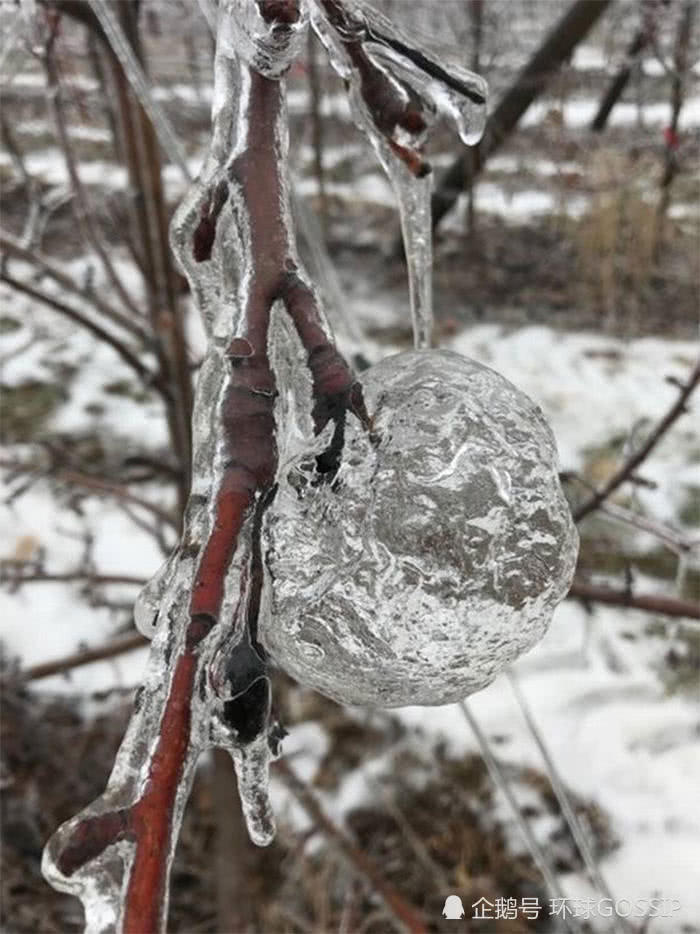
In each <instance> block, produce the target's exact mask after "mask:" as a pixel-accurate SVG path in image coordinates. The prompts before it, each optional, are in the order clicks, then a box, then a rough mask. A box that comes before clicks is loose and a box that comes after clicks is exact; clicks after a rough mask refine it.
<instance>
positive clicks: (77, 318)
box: [0, 269, 169, 398]
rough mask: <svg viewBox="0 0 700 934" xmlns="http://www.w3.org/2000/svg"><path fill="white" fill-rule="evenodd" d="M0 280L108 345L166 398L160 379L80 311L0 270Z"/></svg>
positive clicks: (130, 351) (166, 392) (165, 388)
mask: <svg viewBox="0 0 700 934" xmlns="http://www.w3.org/2000/svg"><path fill="white" fill-rule="evenodd" d="M0 280H1V281H3V282H6V283H7V284H8V285H9V286H10V287H11V288H13V289H15V290H16V291H18V292H22V293H24V294H25V295H28V296H29V298H33V299H34V300H35V301H37V302H42V303H43V304H44V305H48V307H49V308H53V310H54V311H57V312H59V314H62V315H64V317H66V318H69V319H70V320H71V321H74V322H75V323H76V324H79V325H80V326H81V327H82V328H85V330H87V331H90V333H91V334H92V335H93V336H94V337H96V338H97V339H98V340H101V341H103V342H104V343H105V344H109V346H110V347H111V348H112V349H113V350H114V351H116V353H117V354H118V355H119V357H121V359H122V360H123V361H124V363H126V364H127V365H128V366H129V367H131V369H132V370H134V371H135V372H136V373H137V374H138V375H139V377H140V378H141V379H142V380H143V381H144V382H145V383H146V384H147V385H148V386H152V387H153V388H155V389H157V390H158V391H159V392H160V393H161V395H163V396H164V397H166V398H167V397H168V392H169V390H168V389H167V387H165V386H164V385H163V383H162V381H161V380H160V378H159V377H158V376H157V375H156V374H155V373H153V372H152V371H151V370H149V369H148V367H147V366H145V365H144V364H143V363H141V361H140V360H139V358H138V357H137V356H136V354H135V353H134V352H133V351H132V350H130V349H129V348H128V347H127V346H126V344H124V343H123V342H122V341H121V340H120V339H119V338H117V337H115V336H114V335H113V334H110V333H109V331H106V330H105V329H104V328H103V327H102V326H101V325H99V324H96V323H95V322H94V321H91V320H90V319H89V318H87V317H86V316H85V315H84V314H83V312H82V311H78V310H77V308H73V307H71V306H70V305H66V303H65V302H62V301H60V299H57V298H54V297H53V296H52V295H47V294H46V292H41V291H40V290H39V289H37V288H35V287H34V286H31V285H28V284H27V283H26V282H20V280H19V279H15V277H14V276H11V275H10V274H9V273H8V272H7V271H6V270H4V269H0Z"/></svg>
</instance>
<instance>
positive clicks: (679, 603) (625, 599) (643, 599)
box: [568, 580, 700, 619]
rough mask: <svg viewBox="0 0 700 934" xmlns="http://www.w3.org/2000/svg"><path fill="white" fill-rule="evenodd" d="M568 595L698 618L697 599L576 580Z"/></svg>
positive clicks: (665, 613)
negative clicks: (659, 594) (638, 591)
mask: <svg viewBox="0 0 700 934" xmlns="http://www.w3.org/2000/svg"><path fill="white" fill-rule="evenodd" d="M568 595H569V597H572V598H574V599H578V600H583V602H584V603H605V604H607V605H608V606H620V607H628V608H629V609H632V610H646V611H647V612H648V613H661V614H663V615H664V616H676V617H682V618H685V619H700V604H698V602H697V601H692V600H679V599H678V598H677V597H661V596H658V594H641V593H639V594H637V593H634V592H633V591H631V590H614V589H613V588H612V587H607V586H605V585H597V584H589V583H587V582H586V581H578V580H576V581H574V582H573V584H572V585H571V589H570V590H569V594H568Z"/></svg>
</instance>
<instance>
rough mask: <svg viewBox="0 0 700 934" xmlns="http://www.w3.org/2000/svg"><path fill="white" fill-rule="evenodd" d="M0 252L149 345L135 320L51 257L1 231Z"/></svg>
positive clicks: (147, 338)
mask: <svg viewBox="0 0 700 934" xmlns="http://www.w3.org/2000/svg"><path fill="white" fill-rule="evenodd" d="M0 250H3V251H4V252H6V253H9V254H10V256H14V257H16V258H17V259H21V260H23V261H24V262H26V263H30V264H31V265H32V266H33V267H34V268H35V269H36V270H37V271H38V272H39V273H40V274H41V275H43V276H48V277H49V278H51V279H53V281H54V282H56V284H57V285H60V286H61V288H62V289H65V290H66V292H71V293H72V294H73V295H77V296H78V297H79V298H81V299H82V300H83V301H86V302H89V303H90V304H91V305H93V306H94V307H95V309H96V310H97V311H99V312H101V313H102V314H103V315H104V316H105V317H106V318H109V319H110V320H112V321H114V323H115V324H118V325H119V326H120V327H122V328H124V330H126V331H128V332H129V333H130V334H133V335H134V337H138V338H139V339H140V340H142V341H143V342H144V343H148V340H149V337H148V334H147V333H146V331H144V330H143V328H142V327H141V326H140V325H139V324H138V323H137V322H136V321H134V320H133V318H130V317H128V316H127V315H125V314H122V312H121V311H119V310H118V309H116V308H114V307H113V306H112V305H110V304H109V302H107V301H105V299H104V298H102V296H100V295H98V294H97V293H96V292H86V291H85V289H83V288H82V286H81V285H80V284H79V283H78V282H76V280H75V279H74V278H73V277H72V276H69V275H68V274H67V273H65V272H64V271H63V270H62V269H60V268H59V267H58V266H56V264H55V263H54V262H53V261H52V260H51V259H49V257H47V256H43V255H42V254H41V253H38V252H36V251H34V250H31V249H29V248H27V247H25V246H23V244H21V243H20V242H19V240H17V239H15V237H13V236H12V234H9V233H7V232H6V231H0Z"/></svg>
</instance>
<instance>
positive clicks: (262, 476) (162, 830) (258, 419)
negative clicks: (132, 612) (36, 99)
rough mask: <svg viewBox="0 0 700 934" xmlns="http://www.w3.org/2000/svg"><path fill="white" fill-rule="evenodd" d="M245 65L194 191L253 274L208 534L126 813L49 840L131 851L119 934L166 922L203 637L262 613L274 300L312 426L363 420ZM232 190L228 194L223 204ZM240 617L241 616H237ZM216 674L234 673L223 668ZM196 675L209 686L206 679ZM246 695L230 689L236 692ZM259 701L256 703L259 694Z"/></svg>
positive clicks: (203, 247)
mask: <svg viewBox="0 0 700 934" xmlns="http://www.w3.org/2000/svg"><path fill="white" fill-rule="evenodd" d="M260 8H261V12H262V13H263V15H264V16H265V18H266V19H268V21H270V22H273V21H276V22H277V23H278V25H277V26H276V27H275V28H276V29H281V30H284V29H285V28H288V27H287V25H286V24H289V23H293V22H295V21H296V19H297V18H298V16H299V5H298V2H294V0H261V5H260ZM277 17H279V19H278V20H277ZM240 67H241V68H244V67H245V66H243V65H240ZM246 70H247V72H248V74H247V76H246V77H247V81H246V84H247V85H248V87H249V98H248V109H249V112H248V114H247V120H246V122H245V123H246V133H247V138H246V140H245V143H246V145H245V147H244V149H243V151H242V152H241V153H240V154H239V155H238V156H237V158H236V159H235V160H234V161H233V162H232V163H231V164H230V165H229V166H228V168H227V169H225V170H224V173H225V177H221V176H219V178H218V179H217V180H216V181H215V182H214V183H212V186H211V188H210V190H209V192H208V194H206V195H205V196H204V198H203V203H202V205H201V207H200V210H199V215H198V221H197V222H196V229H195V230H194V231H193V234H192V239H191V241H190V243H189V250H190V255H191V256H192V257H193V259H194V261H195V263H196V264H201V263H207V262H209V261H210V259H211V257H212V252H213V250H214V247H215V241H216V233H217V226H218V222H219V219H220V217H221V215H222V212H224V211H225V210H227V209H233V210H234V211H235V210H238V208H237V205H238V204H240V203H241V200H242V202H243V204H244V205H245V211H246V221H247V224H248V229H249V234H250V244H249V250H250V255H249V258H250V260H251V261H252V276H251V280H250V282H249V286H248V291H247V298H246V305H245V307H244V308H243V309H242V315H241V320H242V322H243V323H244V327H243V331H242V333H238V334H236V335H234V336H233V337H232V338H231V340H230V342H229V345H228V348H227V351H226V353H225V360H226V362H227V365H228V371H227V373H226V374H225V378H224V384H223V389H222V392H221V393H220V394H219V399H220V403H219V409H218V412H217V413H216V414H215V416H214V417H213V421H212V424H213V425H214V427H213V429H212V430H213V431H215V432H217V434H218V435H219V436H220V438H221V440H222V441H223V450H224V452H225V454H224V456H225V464H224V468H223V472H222V474H221V477H220V480H219V483H218V486H217V488H216V489H215V490H214V491H213V493H212V500H213V509H212V512H213V515H212V519H211V524H210V532H209V535H208V538H207V539H206V541H204V542H203V543H202V545H201V547H200V546H199V545H198V543H196V542H192V543H189V540H188V538H187V533H186V536H185V541H186V542H188V544H183V545H182V546H181V548H182V551H183V553H184V552H187V551H188V550H189V553H190V554H191V551H192V549H195V550H196V552H197V554H198V555H199V561H198V565H197V569H196V571H195V575H194V580H193V582H192V588H191V595H190V603H189V612H188V616H189V622H188V624H187V628H186V632H185V636H184V643H182V644H181V645H180V646H179V648H178V649H177V653H175V651H173V649H174V645H175V644H176V630H175V629H173V628H171V630H170V632H169V641H170V643H171V649H170V651H171V652H173V657H172V658H171V659H170V661H169V663H168V668H169V670H170V671H171V672H172V677H171V681H170V683H169V686H168V688H167V695H166V697H165V702H164V706H163V712H162V716H161V719H160V728H159V730H158V735H157V742H156V744H155V749H154V751H153V753H152V754H151V757H150V761H149V762H148V768H147V778H146V782H145V787H144V790H143V791H142V792H141V794H140V797H139V799H138V800H137V801H136V802H135V803H133V804H132V805H131V806H130V807H127V808H122V809H119V810H111V811H108V812H107V813H104V814H98V815H97V816H95V815H94V813H93V814H91V815H90V816H86V817H85V818H82V819H78V820H77V821H76V822H75V823H74V825H73V826H72V828H71V830H70V832H69V833H68V835H67V839H66V838H65V837H64V838H63V839H62V840H60V841H59V845H58V852H57V854H56V857H55V859H56V863H57V865H58V868H59V869H60V871H61V872H62V873H63V874H64V875H66V876H71V875H73V874H74V873H76V872H77V871H78V870H80V869H81V868H82V867H83V866H84V865H85V864H86V863H88V862H89V861H90V860H93V859H95V858H96V857H97V856H99V854H100V853H101V852H102V851H103V850H104V849H105V848H106V847H108V846H110V845H111V844H113V843H115V842H117V841H119V840H129V841H130V842H131V843H132V844H133V848H134V853H133V859H132V861H131V864H130V869H129V878H128V881H127V884H126V892H125V897H124V903H123V906H122V911H123V915H122V919H121V924H122V930H123V931H125V932H126V934H137V932H144V931H149V932H151V931H157V930H160V929H162V927H163V925H164V923H165V918H164V911H165V904H166V902H167V884H168V878H167V877H168V864H169V856H170V853H171V852H172V849H173V848H174V846H175V842H176V840H175V831H176V827H175V824H176V820H175V807H176V796H177V794H178V789H180V788H181V786H182V785H183V784H184V783H185V782H186V781H187V780H188V774H185V770H186V769H190V770H191V765H192V736H191V720H192V711H191V706H192V701H193V697H194V692H195V686H196V685H197V684H199V683H200V681H199V676H200V672H201V668H202V664H203V662H202V656H203V643H204V640H205V638H206V637H207V636H208V635H209V634H210V633H212V631H213V630H215V629H217V630H218V636H217V637H216V638H217V639H218V642H217V645H221V644H224V643H225V641H226V639H227V638H230V636H231V634H232V633H234V632H236V631H238V629H239V626H240V625H241V624H242V626H243V627H244V630H243V635H242V637H241V640H240V642H239V643H237V644H236V645H235V646H234V648H233V652H234V654H235V653H236V652H237V651H245V650H247V651H248V653H251V646H252V645H253V643H254V637H255V627H256V624H257V620H256V619H252V618H251V617H252V616H254V615H255V614H256V613H257V610H258V607H259V595H257V594H256V587H259V583H260V582H259V580H258V578H259V576H260V575H259V573H258V571H259V567H258V565H259V564H260V556H259V554H257V551H259V534H258V535H256V534H255V529H256V517H257V516H259V510H260V509H262V508H264V507H265V505H267V503H268V502H269V500H270V498H271V495H272V492H273V489H274V482H275V473H276V469H277V447H276V441H275V424H274V415H273V408H274V400H275V396H276V388H275V377H274V374H273V372H272V369H271V366H270V361H269V358H268V331H269V326H270V313H271V309H272V306H273V304H274V303H275V302H276V301H278V300H280V299H281V300H282V302H283V304H284V306H285V307H286V309H287V311H288V312H289V314H290V316H291V318H292V321H293V322H294V325H295V327H296V330H297V332H298V333H299V336H300V339H301V341H302V344H303V345H304V347H305V349H306V351H307V361H308V366H309V368H310V370H311V374H312V380H313V395H314V412H313V415H314V420H315V426H316V430H317V431H320V430H321V429H322V428H323V426H324V425H325V424H326V423H327V422H328V421H329V420H333V421H335V422H336V423H343V422H344V418H345V414H346V412H347V411H348V410H349V411H352V412H354V413H355V414H356V415H357V416H358V417H359V418H360V419H361V420H362V421H363V422H364V423H365V424H367V423H368V418H367V413H366V411H365V408H364V403H363V402H362V396H361V390H360V388H359V384H357V383H356V380H355V377H354V375H353V374H352V371H351V370H350V368H349V367H348V366H347V364H346V363H345V361H344V360H343V358H342V357H341V356H340V354H339V353H338V352H337V350H336V349H335V347H334V346H333V344H332V343H331V341H330V339H329V337H328V335H327V333H326V332H325V330H324V328H323V322H322V318H321V315H320V312H319V309H318V307H317V304H316V299H315V296H314V294H313V291H312V290H311V288H310V287H309V286H308V285H306V283H305V282H304V281H303V279H302V277H301V273H300V272H299V271H298V270H297V266H296V261H295V256H296V248H295V242H294V233H293V231H291V230H290V229H289V226H288V220H287V218H288V217H290V216H291V211H290V209H289V204H288V195H287V188H286V172H287V167H286V165H285V164H284V162H285V161H286V160H285V159H284V155H285V154H284V152H281V151H280V138H281V136H283V134H281V133H280V125H281V122H282V120H283V119H284V114H285V112H284V98H283V95H284V88H283V85H282V84H281V83H280V81H278V80H272V79H268V78H265V77H263V76H262V75H261V74H259V73H258V72H257V71H255V70H253V69H252V68H247V69H246ZM232 187H234V188H235V189H236V195H235V197H234V198H231V199H230V200H229V192H230V189H231V188H232ZM231 205H233V207H232V208H231ZM227 259H230V258H227ZM239 259H240V258H239ZM203 508H206V506H205V504H200V503H198V504H197V509H203ZM209 508H212V507H211V506H210V507H209ZM251 522H252V523H253V525H252V528H253V536H252V540H253V545H252V554H251V555H250V556H249V557H248V558H247V559H246V561H247V564H246V566H245V567H244V568H243V570H242V573H241V596H240V599H239V602H238V607H239V608H238V609H237V610H236V611H235V616H236V619H224V618H223V617H222V606H223V598H224V587H225V581H226V578H227V574H228V571H229V569H230V567H231V564H232V560H233V557H234V554H235V553H236V551H237V548H238V545H239V541H240V536H241V531H242V530H243V528H244V527H247V526H248V525H249V524H250V523H251ZM258 522H259V520H258ZM256 549H257V550H256ZM241 614H242V615H243V617H244V618H243V620H242V621H241V620H240V619H238V616H239V615H241ZM169 625H170V624H169ZM256 652H257V646H256ZM207 657H209V656H207ZM247 657H248V658H250V654H249V655H248V656H247ZM252 657H253V659H254V664H257V665H259V667H260V670H261V671H262V673H263V674H264V660H263V658H262V657H261V656H260V657H259V656H258V654H254V655H253V656H252ZM227 670H232V671H234V672H235V671H236V670H237V669H236V666H235V664H231V665H230V666H229V669H227ZM203 677H204V679H205V681H206V677H207V675H206V674H204V676H203ZM257 684H258V686H259V679H258V681H257ZM248 686H249V685H248V684H243V685H238V686H237V687H238V689H239V690H241V691H245V690H246V689H247V688H248ZM232 687H233V688H234V693H233V694H232V695H231V696H232V697H234V698H235V696H236V695H235V688H236V685H232ZM255 696H256V699H257V698H258V697H261V695H259V694H256V695H255ZM261 702H263V703H264V698H262V697H261ZM266 711H268V708H266ZM254 716H255V714H251V717H254ZM258 716H259V714H258ZM267 716H268V712H265V714H264V715H263V716H262V718H261V719H260V723H261V724H262V727H263V728H266V727H267V722H266V721H267ZM232 722H233V721H232ZM255 722H257V721H255ZM247 725H248V726H250V724H247ZM234 727H235V728H237V729H238V737H239V738H238V742H239V743H245V742H246V741H250V739H252V738H254V735H253V734H252V733H251V731H250V729H249V730H248V731H247V732H246V729H245V727H246V724H245V723H243V724H239V722H238V720H236V721H235V722H234ZM256 730H257V732H256V733H255V735H259V733H260V728H259V727H256ZM246 736H247V737H248V739H246V738H245V737H246Z"/></svg>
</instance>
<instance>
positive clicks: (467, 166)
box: [433, 0, 610, 228]
mask: <svg viewBox="0 0 700 934" xmlns="http://www.w3.org/2000/svg"><path fill="white" fill-rule="evenodd" d="M609 5H610V0H576V2H575V3H574V4H573V5H572V6H571V7H570V8H569V10H567V12H566V13H565V14H564V16H563V17H562V18H561V20H560V21H559V22H558V23H557V24H556V26H555V27H554V29H552V31H551V32H550V33H549V35H548V36H547V38H546V39H545V40H544V42H543V43H542V45H541V46H540V48H539V49H538V50H537V52H536V53H535V54H534V55H533V57H532V58H531V59H530V61H529V62H528V64H527V65H526V66H525V68H524V69H523V70H522V71H521V72H520V74H519V76H518V77H517V79H516V81H515V83H514V84H513V85H512V86H511V87H510V89H509V90H508V91H506V93H505V95H504V96H503V98H502V99H501V101H500V103H499V104H498V106H497V107H496V109H495V111H494V112H493V113H492V114H491V116H490V117H489V120H488V123H487V124H486V132H485V133H484V136H483V139H482V140H481V142H480V143H479V144H478V145H477V146H475V147H474V148H473V149H472V150H470V151H467V152H465V153H462V154H461V155H460V156H459V157H458V158H457V159H455V161H454V162H453V163H452V165H451V166H450V168H449V169H448V170H447V173H446V174H445V176H444V178H443V179H442V181H441V183H440V186H439V187H438V189H437V190H436V192H435V194H434V195H433V227H434V228H435V227H437V225H438V224H439V223H440V221H441V220H442V218H443V217H444V216H445V214H447V212H448V211H449V210H450V208H452V206H453V205H454V203H455V202H456V200H457V198H458V197H459V195H460V193H461V192H462V191H464V190H468V189H469V188H470V187H471V185H472V183H473V180H474V178H475V176H476V175H477V174H478V173H479V171H480V170H481V169H482V167H483V166H484V164H485V162H486V160H487V159H488V157H489V156H490V155H491V154H492V153H494V152H495V151H496V150H497V149H498V148H499V146H500V145H501V144H502V143H503V142H504V141H505V140H506V139H507V138H508V136H509V135H510V133H511V132H512V131H513V130H514V129H515V127H516V126H517V125H518V121H519V120H520V118H521V117H522V115H523V114H524V113H525V111H526V110H527V108H528V107H529V106H530V104H531V103H532V102H533V101H534V100H535V99H536V98H537V97H538V96H539V95H540V94H541V93H542V91H544V89H545V88H546V87H547V84H548V83H549V81H550V80H551V78H552V76H553V75H554V73H555V72H556V71H557V70H558V69H559V68H560V66H561V65H562V63H563V62H565V61H566V60H567V59H568V58H569V57H570V56H571V53H572V52H573V50H574V49H575V48H576V46H577V45H578V43H579V42H580V41H581V40H582V39H583V38H584V36H586V34H587V33H588V31H589V30H590V29H591V27H592V26H593V25H594V23H595V22H596V21H597V20H598V19H600V17H601V16H602V15H603V13H604V12H605V11H606V9H607V8H608V6H609Z"/></svg>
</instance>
